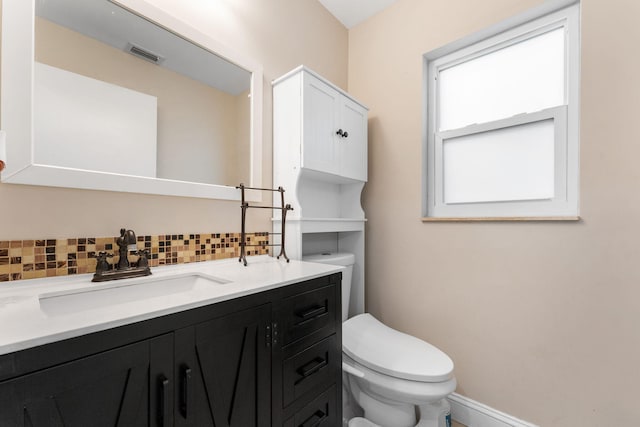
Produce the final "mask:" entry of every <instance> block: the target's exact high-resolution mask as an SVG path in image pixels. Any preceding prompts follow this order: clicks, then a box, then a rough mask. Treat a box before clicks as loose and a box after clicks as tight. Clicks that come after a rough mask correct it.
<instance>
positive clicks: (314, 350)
mask: <svg viewBox="0 0 640 427" xmlns="http://www.w3.org/2000/svg"><path fill="white" fill-rule="evenodd" d="M340 357H341V353H340V352H336V336H335V335H332V336H331V337H329V338H325V339H324V340H322V341H320V342H319V343H317V344H314V345H312V346H311V347H309V348H307V349H306V350H303V351H302V352H300V353H297V354H295V355H293V356H291V357H289V358H288V359H285V361H284V362H283V384H282V388H283V405H284V407H286V406H288V405H289V404H291V403H292V402H293V401H294V400H296V399H298V398H299V397H301V396H303V395H305V393H308V392H310V391H312V390H318V389H320V390H321V389H322V388H323V387H326V386H327V385H329V384H330V383H332V382H334V381H335V380H336V375H337V372H338V369H340V365H341V360H340Z"/></svg>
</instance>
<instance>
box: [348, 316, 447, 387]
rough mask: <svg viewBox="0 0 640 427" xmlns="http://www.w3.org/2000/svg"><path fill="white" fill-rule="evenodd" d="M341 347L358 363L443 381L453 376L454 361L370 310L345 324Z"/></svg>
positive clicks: (414, 377)
mask: <svg viewBox="0 0 640 427" xmlns="http://www.w3.org/2000/svg"><path fill="white" fill-rule="evenodd" d="M342 349H343V351H344V352H345V353H346V354H347V356H349V357H351V358H352V359H353V360H355V361H356V362H358V363H361V364H362V365H364V366H366V367H368V368H369V369H372V370H374V371H377V372H381V373H383V374H386V375H389V376H392V377H396V378H402V379H406V380H413V381H422V382H442V381H446V380H448V379H450V378H451V375H452V373H453V361H452V360H451V359H450V358H449V356H447V355H446V354H445V353H443V352H442V351H440V350H439V349H438V348H436V347H434V346H432V345H431V344H429V343H427V342H424V341H422V340H421V339H418V338H416V337H413V336H411V335H407V334H404V333H402V332H399V331H396V330H395V329H391V328H390V327H388V326H386V325H384V324H382V323H380V322H379V321H378V320H377V319H376V318H375V317H373V316H372V315H370V314H369V313H364V314H360V315H358V316H355V317H352V318H351V319H349V320H347V321H345V322H344V323H343V324H342Z"/></svg>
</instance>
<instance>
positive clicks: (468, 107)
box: [438, 28, 565, 130]
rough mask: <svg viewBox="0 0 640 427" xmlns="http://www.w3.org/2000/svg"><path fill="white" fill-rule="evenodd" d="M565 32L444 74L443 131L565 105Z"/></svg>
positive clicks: (538, 38)
mask: <svg viewBox="0 0 640 427" xmlns="http://www.w3.org/2000/svg"><path fill="white" fill-rule="evenodd" d="M564 45H565V41H564V28H559V29H557V30H553V31H550V32H548V33H544V34H541V35H539V36H536V37H534V38H531V39H528V40H525V41H523V42H520V43H517V44H514V45H511V46H508V47H506V48H504V49H500V50H497V51H495V52H491V53H489V54H487V55H484V56H481V57H478V58H474V59H472V60H470V61H467V62H464V63H461V64H458V65H455V66H453V67H451V68H447V69H444V70H442V71H440V74H439V76H438V82H439V95H438V102H439V108H440V119H439V120H440V125H439V129H440V130H447V129H457V128H461V127H464V126H467V125H470V124H473V123H485V122H489V121H492V120H498V119H504V118H507V117H511V116H514V115H516V114H520V113H531V112H534V111H539V110H543V109H545V108H549V107H555V106H558V105H563V104H565V97H564V93H565V88H564V81H565V78H564V75H565V69H564V68H565V54H564V53H565V52H564V50H565V47H564Z"/></svg>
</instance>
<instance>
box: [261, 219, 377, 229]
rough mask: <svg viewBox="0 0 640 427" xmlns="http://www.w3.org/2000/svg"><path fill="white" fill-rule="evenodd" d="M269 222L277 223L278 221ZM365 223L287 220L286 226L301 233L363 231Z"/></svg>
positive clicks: (338, 220)
mask: <svg viewBox="0 0 640 427" xmlns="http://www.w3.org/2000/svg"><path fill="white" fill-rule="evenodd" d="M271 221H273V222H274V223H278V222H280V219H279V218H278V219H276V218H272V219H271ZM365 222H367V219H366V218H297V219H294V218H292V219H289V218H287V224H292V225H293V224H295V225H296V226H297V227H299V228H300V232H301V233H325V232H342V231H364V224H365Z"/></svg>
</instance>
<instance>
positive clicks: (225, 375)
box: [175, 304, 271, 427]
mask: <svg viewBox="0 0 640 427" xmlns="http://www.w3.org/2000/svg"><path fill="white" fill-rule="evenodd" d="M270 327H271V304H264V305H261V306H259V307H256V308H252V309H249V310H244V311H240V312H238V313H233V314H229V315H226V316H224V317H220V318H216V319H213V320H211V321H208V322H205V323H201V324H198V325H195V326H193V327H188V328H184V329H181V330H178V331H176V352H175V369H176V372H175V375H176V378H177V381H178V385H177V388H176V393H177V397H176V403H175V407H176V416H175V421H176V423H175V425H176V427H178V426H197V427H207V426H216V427H219V426H225V427H253V426H255V427H266V426H270V425H271V337H270V336H268V335H270V334H268V332H267V331H270ZM268 328H269V329H268Z"/></svg>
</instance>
